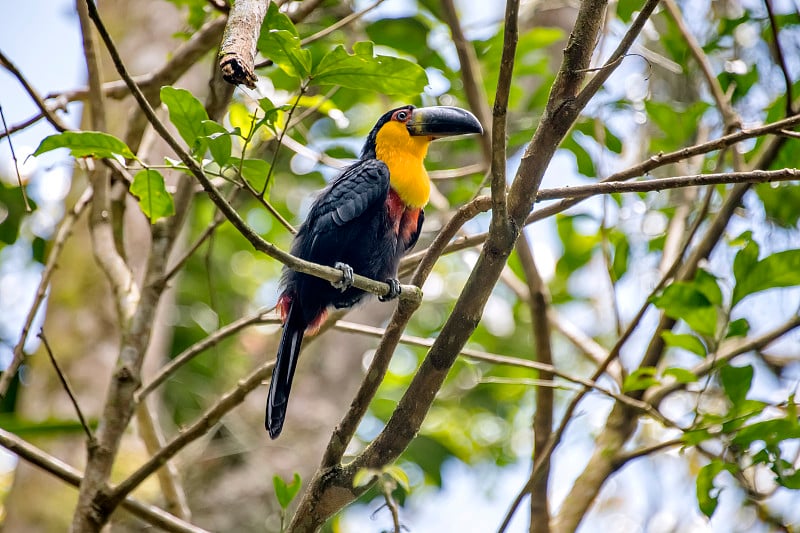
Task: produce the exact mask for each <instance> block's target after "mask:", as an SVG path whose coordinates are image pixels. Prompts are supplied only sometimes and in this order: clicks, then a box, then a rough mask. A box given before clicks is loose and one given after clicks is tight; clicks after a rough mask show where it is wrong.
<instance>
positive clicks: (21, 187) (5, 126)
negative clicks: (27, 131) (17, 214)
mask: <svg viewBox="0 0 800 533" xmlns="http://www.w3.org/2000/svg"><path fill="white" fill-rule="evenodd" d="M0 119H3V132H4V133H5V136H6V137H8V148H9V149H10V150H11V159H12V160H13V161H14V171H15V172H16V173H17V183H18V184H19V190H20V191H21V192H22V200H23V201H24V202H25V211H27V212H28V213H30V212H31V204H30V202H28V194H27V193H26V192H25V185H24V184H23V183H22V176H21V175H20V173H19V161H17V153H16V152H15V151H14V143H13V142H11V136H10V134H9V131H8V124H6V114H5V113H3V106H2V105H0Z"/></svg>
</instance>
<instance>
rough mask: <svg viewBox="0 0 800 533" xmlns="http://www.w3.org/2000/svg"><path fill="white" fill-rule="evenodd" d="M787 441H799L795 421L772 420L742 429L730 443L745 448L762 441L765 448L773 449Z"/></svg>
mask: <svg viewBox="0 0 800 533" xmlns="http://www.w3.org/2000/svg"><path fill="white" fill-rule="evenodd" d="M788 439H800V424H798V422H797V420H796V419H789V418H774V419H772V420H764V421H762V422H755V423H754V424H750V425H749V426H747V427H744V428H742V429H741V430H740V431H739V432H738V433H737V434H736V436H735V437H734V438H733V439H732V441H731V442H733V443H734V444H736V445H738V446H742V447H747V446H750V444H752V443H753V442H756V441H763V442H764V444H765V445H766V446H767V447H773V446H777V445H778V444H780V443H781V442H783V441H785V440H788Z"/></svg>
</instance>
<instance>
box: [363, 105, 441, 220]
mask: <svg viewBox="0 0 800 533" xmlns="http://www.w3.org/2000/svg"><path fill="white" fill-rule="evenodd" d="M429 144H430V139H429V138H428V137H416V136H412V135H409V133H408V130H407V129H406V126H405V124H403V123H402V122H397V121H394V120H392V121H389V122H387V123H386V124H384V125H383V127H382V128H381V129H380V131H378V135H377V136H376V138H375V155H376V157H377V158H378V159H380V160H381V161H383V162H384V163H386V166H388V167H389V183H390V184H391V186H392V189H394V190H395V192H396V193H397V195H398V196H399V197H400V199H401V200H402V201H403V203H404V204H406V206H408V207H411V208H421V207H424V206H425V204H427V203H428V198H429V197H430V195H431V181H430V178H429V177H428V172H427V171H426V170H425V165H424V164H423V161H424V159H425V155H426V154H427V153H428V145H429Z"/></svg>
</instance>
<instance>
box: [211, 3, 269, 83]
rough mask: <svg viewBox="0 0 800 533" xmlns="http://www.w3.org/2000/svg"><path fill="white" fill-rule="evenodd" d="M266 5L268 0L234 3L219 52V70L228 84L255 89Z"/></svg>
mask: <svg viewBox="0 0 800 533" xmlns="http://www.w3.org/2000/svg"><path fill="white" fill-rule="evenodd" d="M268 5H269V0H236V1H235V2H233V6H232V7H231V11H230V14H229V15H228V23H227V25H226V26H225V32H224V33H223V35H222V45H221V47H220V51H219V68H220V70H221V71H222V78H223V79H224V80H225V81H227V82H228V83H231V84H233V85H239V84H244V85H245V86H247V87H249V88H250V89H255V88H256V82H257V81H258V77H257V76H256V73H255V59H256V44H257V43H258V36H259V34H260V33H261V24H262V23H263V22H264V16H265V15H266V14H267V6H268Z"/></svg>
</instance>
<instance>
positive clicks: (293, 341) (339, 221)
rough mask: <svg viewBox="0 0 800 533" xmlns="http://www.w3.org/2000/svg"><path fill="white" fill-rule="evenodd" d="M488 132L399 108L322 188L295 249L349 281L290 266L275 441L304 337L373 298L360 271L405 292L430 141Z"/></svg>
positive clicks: (272, 426)
mask: <svg viewBox="0 0 800 533" xmlns="http://www.w3.org/2000/svg"><path fill="white" fill-rule="evenodd" d="M470 133H479V134H480V133H483V128H482V127H481V124H480V122H478V119H476V118H475V116H474V115H473V114H472V113H470V112H468V111H465V110H464V109H460V108H458V107H449V106H434V107H422V108H415V107H414V106H413V105H406V106H403V107H398V108H396V109H392V110H391V111H388V112H386V113H385V114H384V115H383V116H381V117H380V119H378V122H377V123H376V124H375V126H374V127H373V128H372V131H371V132H370V134H369V135H368V136H367V140H366V142H365V143H364V148H363V149H362V151H361V157H360V158H359V159H358V160H357V161H356V162H355V163H353V164H352V165H350V166H349V167H347V168H345V169H344V170H343V171H342V172H341V174H339V175H338V176H337V177H336V178H334V179H333V181H331V183H330V184H329V185H328V187H326V188H325V189H323V190H322V192H321V193H320V194H319V196H317V198H316V200H315V201H314V202H313V204H312V205H311V209H310V210H309V213H308V216H307V218H306V220H305V222H304V223H303V224H302V225H301V226H300V228H299V229H298V231H297V234H296V235H295V238H294V242H293V243H292V247H291V253H292V254H293V255H295V256H297V257H300V258H302V259H305V260H307V261H311V262H314V263H318V264H321V265H327V266H332V267H335V268H337V269H339V270H341V271H342V280H341V281H339V282H335V283H331V282H328V281H326V280H323V279H321V278H317V277H314V276H311V275H308V274H303V273H300V272H296V271H294V270H291V269H288V268H285V267H284V269H283V275H282V277H281V283H280V288H281V290H282V292H281V294H280V296H279V298H278V309H279V311H280V314H281V319H282V322H283V334H282V335H281V341H280V345H279V346H278V356H277V360H276V362H275V367H274V368H273V370H272V380H271V381H270V384H269V394H268V399H267V412H266V420H265V426H266V428H267V431H268V432H269V436H270V437H271V438H273V439H275V438H277V437H278V435H280V433H281V430H282V429H283V422H284V418H285V416H286V408H287V404H288V401H289V391H290V389H291V386H292V378H293V376H294V371H295V367H296V366H297V357H298V355H299V353H300V345H301V344H302V342H303V336H304V335H305V334H306V333H308V334H313V333H316V332H317V331H318V330H319V328H320V326H321V325H322V323H323V322H324V321H325V318H326V316H327V314H328V310H329V309H330V308H331V307H333V308H337V309H343V308H348V307H351V306H353V305H355V304H357V303H358V302H360V301H361V300H362V299H363V298H364V296H365V295H366V293H365V292H364V291H362V290H361V289H358V288H356V287H353V286H352V281H353V273H357V274H360V275H362V276H366V277H368V278H371V279H376V280H380V281H386V283H387V284H388V285H389V291H388V292H387V293H386V294H385V295H384V296H381V297H379V299H380V300H381V301H387V300H391V299H393V298H396V297H397V296H399V294H400V282H399V281H398V280H397V268H398V264H399V262H400V258H401V257H402V256H403V255H404V254H405V253H406V252H408V251H409V250H410V249H411V248H412V247H413V246H414V244H416V242H417V239H418V238H419V235H420V232H421V230H422V222H423V220H424V218H425V217H424V211H423V208H424V207H425V205H426V204H427V203H428V197H429V196H430V189H431V184H430V178H429V177H428V173H427V171H426V170H425V166H424V164H423V160H424V159H425V155H426V154H427V152H428V145H429V144H430V142H431V141H433V140H435V139H438V138H441V137H449V136H453V135H465V134H470Z"/></svg>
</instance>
